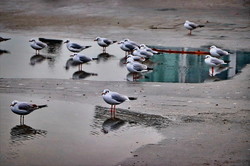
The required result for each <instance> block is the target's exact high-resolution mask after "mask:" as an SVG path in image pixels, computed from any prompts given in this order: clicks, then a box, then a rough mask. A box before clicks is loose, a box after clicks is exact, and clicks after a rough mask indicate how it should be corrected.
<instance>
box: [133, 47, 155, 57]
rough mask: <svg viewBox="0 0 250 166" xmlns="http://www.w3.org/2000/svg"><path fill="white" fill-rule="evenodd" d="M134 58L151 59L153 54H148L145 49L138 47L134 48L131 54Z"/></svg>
mask: <svg viewBox="0 0 250 166" xmlns="http://www.w3.org/2000/svg"><path fill="white" fill-rule="evenodd" d="M132 54H133V55H134V56H139V57H142V58H148V59H149V58H151V57H152V56H154V54H153V53H152V52H149V51H147V50H145V49H143V48H142V49H140V48H138V47H135V48H134V50H133V53H132Z"/></svg>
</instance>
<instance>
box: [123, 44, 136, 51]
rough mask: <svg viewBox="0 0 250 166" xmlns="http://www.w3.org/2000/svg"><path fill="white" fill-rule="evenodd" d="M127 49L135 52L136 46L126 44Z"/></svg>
mask: <svg viewBox="0 0 250 166" xmlns="http://www.w3.org/2000/svg"><path fill="white" fill-rule="evenodd" d="M125 47H127V48H128V49H130V50H133V49H134V48H135V46H133V45H132V44H125Z"/></svg>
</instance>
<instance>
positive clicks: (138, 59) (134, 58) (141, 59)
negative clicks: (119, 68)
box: [127, 54, 145, 62]
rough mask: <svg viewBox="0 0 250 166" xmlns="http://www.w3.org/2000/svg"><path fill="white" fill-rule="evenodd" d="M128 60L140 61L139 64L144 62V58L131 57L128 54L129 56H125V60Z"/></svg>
mask: <svg viewBox="0 0 250 166" xmlns="http://www.w3.org/2000/svg"><path fill="white" fill-rule="evenodd" d="M128 58H132V59H133V60H134V61H140V62H144V61H145V58H143V57H140V56H133V55H131V54H129V55H128V56H127V59H128Z"/></svg>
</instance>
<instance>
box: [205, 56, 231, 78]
mask: <svg viewBox="0 0 250 166" xmlns="http://www.w3.org/2000/svg"><path fill="white" fill-rule="evenodd" d="M205 63H206V64H207V65H208V66H210V67H211V69H212V75H214V67H221V66H222V65H226V64H227V63H226V62H224V61H223V60H222V59H218V58H215V57H211V56H210V55H206V56H205Z"/></svg>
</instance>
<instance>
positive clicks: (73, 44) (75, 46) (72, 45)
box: [70, 43, 82, 49]
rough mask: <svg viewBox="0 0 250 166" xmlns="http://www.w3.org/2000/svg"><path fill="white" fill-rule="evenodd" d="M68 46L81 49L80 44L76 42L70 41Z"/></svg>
mask: <svg viewBox="0 0 250 166" xmlns="http://www.w3.org/2000/svg"><path fill="white" fill-rule="evenodd" d="M70 47H72V48H74V49H81V48H82V46H80V45H79V44H76V43H72V44H71V46H70Z"/></svg>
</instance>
